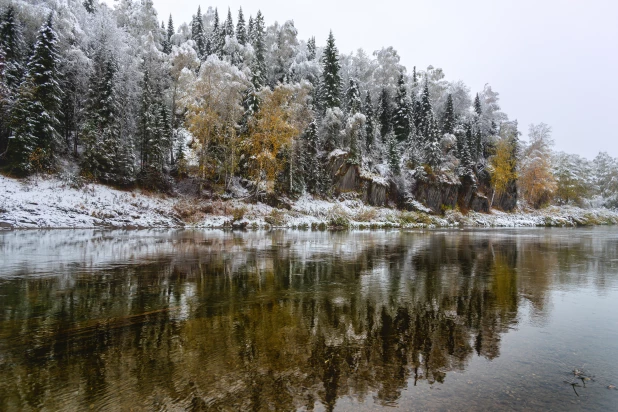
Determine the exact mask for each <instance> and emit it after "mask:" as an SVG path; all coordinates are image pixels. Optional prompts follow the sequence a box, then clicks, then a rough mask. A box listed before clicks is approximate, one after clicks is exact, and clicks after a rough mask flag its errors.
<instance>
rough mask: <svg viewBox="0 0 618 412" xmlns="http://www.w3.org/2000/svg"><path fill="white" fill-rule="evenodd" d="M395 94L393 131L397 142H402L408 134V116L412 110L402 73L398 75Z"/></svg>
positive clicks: (409, 116)
mask: <svg viewBox="0 0 618 412" xmlns="http://www.w3.org/2000/svg"><path fill="white" fill-rule="evenodd" d="M397 85H398V88H397V95H396V97H395V111H394V113H393V132H394V133H395V138H396V139H397V141H398V142H403V141H405V140H407V139H408V137H409V136H410V118H411V117H412V113H411V112H412V110H411V107H410V100H409V99H408V92H407V88H406V82H405V77H404V76H403V73H402V74H400V75H399V80H398V83H397Z"/></svg>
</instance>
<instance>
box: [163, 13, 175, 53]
mask: <svg viewBox="0 0 618 412" xmlns="http://www.w3.org/2000/svg"><path fill="white" fill-rule="evenodd" d="M173 35H174V22H173V20H172V15H171V14H170V18H169V19H168V21H167V31H166V33H165V40H164V41H163V53H165V54H170V53H171V52H172V36H173Z"/></svg>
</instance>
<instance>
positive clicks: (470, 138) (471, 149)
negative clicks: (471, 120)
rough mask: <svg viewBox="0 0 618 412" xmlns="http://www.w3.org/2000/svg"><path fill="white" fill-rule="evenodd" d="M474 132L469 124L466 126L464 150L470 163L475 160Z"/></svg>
mask: <svg viewBox="0 0 618 412" xmlns="http://www.w3.org/2000/svg"><path fill="white" fill-rule="evenodd" d="M474 140H475V139H474V131H473V128H472V125H471V124H467V125H466V148H467V150H468V153H469V154H470V161H471V162H474V159H476V144H475V141H474Z"/></svg>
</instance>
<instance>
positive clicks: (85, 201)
mask: <svg viewBox="0 0 618 412" xmlns="http://www.w3.org/2000/svg"><path fill="white" fill-rule="evenodd" d="M417 206H418V207H417V211H413V212H407V211H400V210H396V209H394V208H386V207H372V206H368V205H366V204H364V203H363V202H362V201H361V200H359V199H356V198H354V196H353V195H349V196H345V197H341V198H339V199H338V200H333V201H324V200H319V199H314V198H312V197H311V196H303V197H301V198H300V199H298V200H296V201H293V202H292V201H291V202H289V203H287V204H286V208H273V207H271V206H268V205H266V204H263V203H257V204H252V203H246V202H244V201H243V200H242V199H241V198H239V199H224V200H208V199H196V198H194V197H190V196H181V195H178V196H168V195H164V194H160V193H147V192H143V191H140V190H134V191H122V190H118V189H113V188H110V187H108V186H104V185H101V184H93V183H90V184H76V183H75V182H74V181H71V180H70V179H62V178H58V177H39V178H30V179H12V178H8V177H5V176H0V229H33V228H155V227H161V228H177V227H197V228H224V227H230V228H231V227H233V228H239V229H241V228H244V229H265V228H271V227H284V228H297V229H326V228H329V227H339V228H356V229H380V228H402V229H407V228H435V227H460V226H464V227H536V226H586V225H601V224H603V225H610V224H617V223H618V213H616V212H614V211H611V210H608V209H602V208H600V209H582V208H577V207H572V206H563V207H556V206H552V207H548V208H545V209H542V210H518V211H516V212H513V213H504V212H500V211H497V210H492V211H491V212H490V213H477V212H470V213H468V214H465V215H464V214H462V213H460V212H459V211H457V210H447V211H446V212H445V214H444V216H434V215H432V214H430V213H429V209H426V208H424V207H423V206H422V205H421V204H418V205H417Z"/></svg>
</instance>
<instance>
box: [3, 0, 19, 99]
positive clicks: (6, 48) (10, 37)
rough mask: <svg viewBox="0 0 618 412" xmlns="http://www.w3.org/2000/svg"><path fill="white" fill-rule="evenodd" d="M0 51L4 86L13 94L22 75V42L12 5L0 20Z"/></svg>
mask: <svg viewBox="0 0 618 412" xmlns="http://www.w3.org/2000/svg"><path fill="white" fill-rule="evenodd" d="M0 49H1V50H2V52H3V54H4V62H5V78H6V84H7V86H8V88H9V90H10V92H11V93H12V94H14V93H15V91H16V89H17V87H18V86H19V84H20V83H21V80H22V77H23V74H24V73H23V72H24V68H23V65H22V52H23V50H24V41H23V39H22V34H21V27H20V24H19V23H18V21H17V18H16V16H15V7H14V6H13V5H12V4H9V6H8V7H7V8H6V11H5V12H4V14H3V15H2V17H1V19H0Z"/></svg>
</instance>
